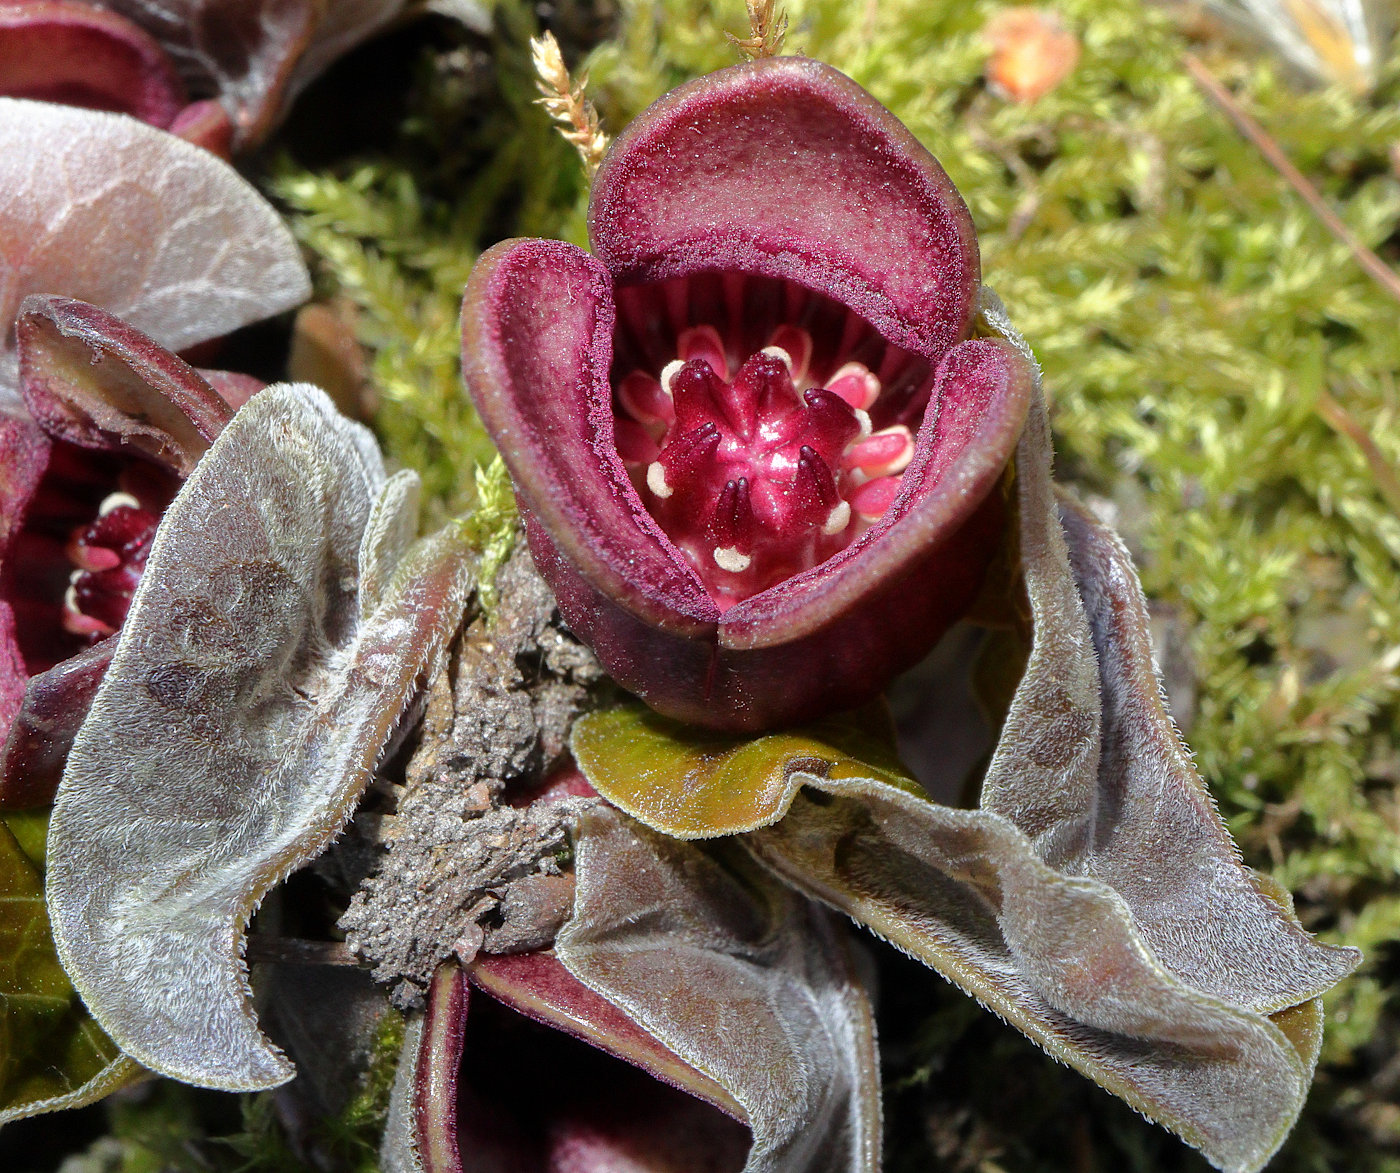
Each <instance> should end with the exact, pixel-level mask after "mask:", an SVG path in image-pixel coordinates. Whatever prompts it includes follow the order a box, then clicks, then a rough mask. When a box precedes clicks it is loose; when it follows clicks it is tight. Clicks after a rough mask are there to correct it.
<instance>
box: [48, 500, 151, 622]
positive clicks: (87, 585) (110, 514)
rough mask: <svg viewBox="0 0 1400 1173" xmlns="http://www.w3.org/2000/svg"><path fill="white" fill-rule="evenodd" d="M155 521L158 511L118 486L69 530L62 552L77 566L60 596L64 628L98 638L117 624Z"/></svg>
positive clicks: (141, 565)
mask: <svg viewBox="0 0 1400 1173" xmlns="http://www.w3.org/2000/svg"><path fill="white" fill-rule="evenodd" d="M159 524H160V516H159V514H156V513H152V512H150V511H149V510H146V509H143V508H142V507H141V505H140V503H139V502H138V501H137V499H136V498H135V497H133V496H132V495H131V494H130V493H125V492H118V493H112V494H111V495H110V496H108V497H107V498H106V499H105V500H104V501H103V502H102V504H101V506H100V507H99V508H98V512H97V517H96V519H95V520H93V521H91V522H89V523H88V524H87V525H83V526H79V527H78V528H77V529H75V530H74V531H73V534H72V537H71V538H70V539H69V542H68V547H67V553H68V560H69V561H70V562H71V563H72V564H73V566H74V567H76V569H75V570H74V571H73V573H72V574H71V576H70V577H69V583H68V590H67V592H66V594H65V595H64V598H63V626H64V629H65V630H67V631H69V632H71V633H72V634H73V635H78V636H83V637H85V638H87V639H89V640H98V639H102V638H103V637H105V636H109V635H111V634H112V633H113V632H115V631H116V630H117V629H118V628H120V627H121V625H122V622H123V621H124V620H125V619H126V613H127V610H128V608H130V606H131V596H132V594H133V593H134V592H135V590H136V586H137V584H138V583H139V582H140V581H141V572H142V571H143V570H145V568H146V558H147V556H148V555H149V554H150V552H151V541H152V539H153V538H154V537H155V533H156V526H157V525H159Z"/></svg>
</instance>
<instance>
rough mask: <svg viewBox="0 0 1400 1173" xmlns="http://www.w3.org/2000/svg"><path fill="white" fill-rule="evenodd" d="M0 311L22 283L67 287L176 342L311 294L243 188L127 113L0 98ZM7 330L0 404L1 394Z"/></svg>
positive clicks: (5, 364)
mask: <svg viewBox="0 0 1400 1173" xmlns="http://www.w3.org/2000/svg"><path fill="white" fill-rule="evenodd" d="M0 188H3V189H4V191H5V200H4V201H3V204H0V319H3V320H4V321H6V322H12V321H14V318H15V313H16V311H17V310H18V309H19V305H20V302H22V301H23V300H24V298H25V297H26V296H27V295H29V294H31V293H43V294H57V295H61V296H63V297H75V298H81V299H82V300H83V301H88V302H92V303H93V304H94V305H98V306H101V307H102V308H103V309H105V310H108V311H109V312H111V313H113V314H115V315H117V316H118V317H119V318H121V319H123V320H124V321H125V322H127V323H129V324H130V325H132V326H134V327H135V328H137V329H138V330H141V331H143V332H145V333H146V334H149V335H150V336H151V337H152V338H154V339H155V340H156V341H157V342H158V343H160V344H161V345H162V346H165V347H167V348H169V349H171V350H181V349H183V348H185V347H187V346H192V345H193V344H194V343H196V342H203V341H205V340H206V339H209V338H216V337H218V336H220V335H222V334H227V333H228V332H229V331H231V330H235V329H237V328H238V327H239V326H244V325H247V324H248V323H249V322H254V321H257V320H258V319H260V318H265V317H268V316H269V315H271V314H275V313H278V312H280V311H282V310H285V309H289V308H290V307H292V306H294V305H296V304H297V303H299V302H301V301H304V300H305V299H306V298H307V297H308V296H309V295H310V292H311V286H310V282H309V279H308V277H307V274H306V266H305V265H304V264H303V262H302V259H301V253H300V250H299V249H298V248H297V244H296V241H295V240H294V239H293V238H292V235H291V233H290V232H289V231H288V230H287V227H286V226H285V225H284V224H283V223H282V221H281V219H280V218H279V217H278V215H277V213H276V211H274V210H273V208H272V205H270V204H269V203H268V202H267V201H266V200H265V199H263V198H262V196H260V195H259V194H258V192H257V191H256V190H255V189H254V188H253V186H252V185H251V184H250V183H248V181H247V180H245V179H244V178H243V177H242V176H240V175H239V174H238V172H236V171H235V170H234V169H233V168H232V167H230V166H229V165H228V164H227V163H225V162H223V161H222V160H220V159H218V158H215V157H214V156H213V155H211V154H210V153H209V152H208V151H205V150H203V149H201V148H199V147H196V146H193V145H191V144H190V143H187V142H184V141H183V140H181V139H179V138H176V137H175V136H174V135H170V134H166V133H165V132H164V131H160V130H156V129H155V128H154V127H150V126H147V125H146V124H145V123H143V122H138V121H137V120H136V119H134V118H128V117H126V116H125V115H121V114H108V113H104V112H102V111H97V110H83V109H79V108H77V107H74V106H61V105H57V104H54V103H51V102H31V101H23V100H19V99H14V98H0ZM13 346H14V340H13V336H11V337H10V339H9V340H8V341H6V342H4V343H3V344H0V402H9V403H11V404H13V402H14V396H13V390H14V388H15V385H16V369H15V355H14V349H13Z"/></svg>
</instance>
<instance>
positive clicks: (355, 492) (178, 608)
mask: <svg viewBox="0 0 1400 1173" xmlns="http://www.w3.org/2000/svg"><path fill="white" fill-rule="evenodd" d="M390 485H391V486H393V487H392V488H391V489H390V492H391V494H393V499H394V501H395V502H396V504H394V505H392V507H390V506H386V507H385V508H400V509H402V508H408V507H409V505H410V504H411V502H412V498H413V494H412V493H407V492H405V491H404V488H405V482H404V481H403V480H402V479H398V480H396V481H394V482H390ZM385 487H386V485H385V477H384V470H383V466H382V462H381V459H380V457H379V453H378V450H377V448H376V446H375V444H374V441H373V439H372V437H370V435H369V433H368V432H367V431H366V430H365V429H364V428H362V427H361V426H360V425H358V424H354V423H351V422H349V421H348V420H345V419H344V418H343V417H341V416H339V415H338V414H336V412H335V409H334V407H333V406H332V405H331V403H330V400H329V399H328V398H327V397H326V396H325V394H324V393H323V392H321V391H318V390H317V389H315V388H313V387H308V386H304V385H279V386H276V387H271V388H268V389H267V390H266V391H263V392H261V393H260V394H258V395H256V396H255V397H254V398H253V399H252V400H251V401H249V403H248V404H247V405H246V406H245V407H243V408H242V409H241V410H240V411H239V412H238V414H237V415H236V416H235V417H234V419H233V421H232V422H231V423H230V424H229V425H228V427H227V428H225V429H224V431H223V432H222V433H221V434H220V436H219V438H218V439H217V440H216V441H215V442H214V444H213V446H212V447H211V448H210V450H209V452H208V454H207V455H206V456H205V457H204V459H203V460H201V461H200V463H199V465H198V466H197V467H196V469H195V471H194V473H193V474H192V475H191V477H190V478H189V480H188V481H187V482H186V483H185V486H184V487H183V488H182V489H181V491H180V493H179V495H178V496H177V497H176V499H175V501H174V502H173V503H172V505H171V507H170V509H169V511H168V512H167V513H166V516H165V519H164V521H163V522H162V524H161V527H160V529H159V531H158V532H157V535H156V539H155V542H154V545H153V547H152V550H151V555H150V559H149V561H148V563H147V566H146V571H145V574H144V576H143V577H142V580H141V585H140V587H139V588H138V590H137V592H136V595H135V597H134V599H133V601H132V606H131V610H130V613H129V614H128V617H127V621H126V624H125V626H124V627H123V629H122V633H121V639H120V642H119V644H118V646H117V650H116V653H115V655H114V657H113V660H112V665H111V667H110V668H109V669H108V672H107V675H106V678H105V679H104V681H103V683H102V685H101V687H100V688H99V690H98V692H97V696H96V697H95V699H94V701H93V707H92V712H91V714H90V716H89V718H88V720H87V722H86V723H85V724H84V725H83V728H82V729H81V730H80V731H79V734H78V737H77V739H76V740H75V742H74V746H73V751H72V754H71V755H70V757H69V761H68V768H67V770H66V772H65V774H64V779H63V782H62V784H61V786H60V788H59V794H58V799H57V803H56V806H55V809H54V816H53V823H52V828H51V832H50V839H49V873H48V901H49V909H50V916H51V918H52V922H53V928H54V936H55V940H56V943H57V945H58V949H59V955H60V958H61V959H62V961H63V964H64V968H65V969H66V970H67V971H68V973H69V974H70V976H71V977H72V979H73V983H74V985H75V986H76V987H77V988H78V990H79V992H80V993H81V994H82V995H83V998H84V1000H85V1002H86V1003H87V1005H88V1007H89V1009H90V1010H91V1011H92V1013H93V1015H94V1017H95V1018H96V1019H97V1020H98V1021H99V1022H100V1023H101V1024H102V1026H103V1028H104V1029H105V1030H106V1031H107V1032H108V1034H110V1035H111V1037H112V1038H113V1039H114V1040H115V1041H116V1042H117V1043H118V1044H119V1045H120V1046H121V1047H122V1049H123V1050H124V1051H126V1052H127V1053H128V1054H130V1055H132V1056H133V1057H135V1058H137V1059H139V1060H140V1061H141V1062H142V1063H144V1064H145V1065H146V1066H148V1067H150V1068H151V1069H153V1070H155V1071H159V1072H162V1073H164V1074H166V1075H170V1076H173V1077H175V1078H177V1079H182V1080H185V1081H187V1082H190V1083H196V1084H201V1085H204V1086H209V1087H219V1088H227V1089H232V1090H241V1089H251V1088H262V1087H270V1086H274V1085H276V1084H278V1083H281V1082H283V1081H285V1080H287V1079H289V1078H291V1076H292V1074H293V1069H292V1067H291V1065H290V1064H289V1063H287V1061H286V1060H285V1059H284V1058H283V1057H282V1056H281V1055H280V1053H279V1052H277V1051H276V1049H275V1048H273V1047H272V1046H271V1044H269V1043H268V1042H267V1040H266V1039H265V1038H264V1037H263V1036H262V1034H261V1032H260V1031H259V1029H258V1025H257V1021H256V1016H255V1014H254V1011H253V1008H252V1006H251V1003H250V1001H249V998H248V987H247V981H246V976H245V969H244V964H243V961H242V957H241V953H242V934H243V930H244V927H245V925H246V923H247V920H248V918H249V916H250V915H251V914H252V911H253V909H254V908H255V907H256V906H257V903H258V901H259V900H260V899H261V898H262V896H263V895H264V894H265V893H266V892H267V891H268V889H269V888H270V887H271V886H272V885H273V884H275V883H276V882H277V881H278V880H280V879H281V878H282V877H284V876H285V875H286V874H287V873H288V872H289V871H290V870H292V869H293V868H295V867H297V866H298V865H299V864H301V863H303V862H305V861H306V860H307V859H309V858H311V857H312V856H314V855H315V854H316V853H317V852H319V851H320V850H321V849H322V848H324V847H325V846H326V844H327V843H328V842H329V841H330V840H331V839H332V838H333V837H334V835H335V834H336V833H337V831H338V829H339V828H340V826H341V825H342V823H343V822H344V820H345V818H346V817H347V816H348V814H349V812H350V810H351V808H352V806H353V804H354V802H355V800H356V799H357V797H358V796H359V794H360V792H361V790H362V788H363V786H364V784H365V782H366V780H367V778H368V775H369V772H370V770H371V769H372V768H373V766H374V763H375V761H376V758H377V756H378V754H379V752H380V750H381V748H382V747H383V745H384V744H385V741H386V740H387V739H388V737H389V735H390V733H391V732H392V731H393V728H394V725H395V723H396V722H397V720H398V718H399V716H400V714H402V712H403V711H404V708H405V706H406V705H407V704H408V703H409V701H410V699H411V698H412V696H413V694H414V693H415V691H416V690H417V688H418V686H419V679H420V676H421V675H422V674H424V673H427V672H430V671H431V670H432V668H433V666H434V663H435V661H436V659H437V657H438V656H439V654H440V653H441V650H442V648H443V646H444V644H445V643H446V641H447V640H448V638H449V637H450V635H451V633H452V631H453V630H454V629H455V628H456V626H457V624H458V622H459V621H460V618H461V614H462V610H463V607H464V604H465V599H466V594H467V591H468V590H469V587H470V577H471V561H470V557H469V555H468V553H467V550H466V548H465V546H464V545H463V544H462V543H461V542H460V540H459V539H458V538H457V537H456V536H455V534H454V533H452V532H447V531H445V532H444V533H442V534H439V535H437V536H436V537H434V538H429V539H426V540H424V541H421V542H419V543H417V544H416V545H414V546H413V547H411V548H410V549H409V550H408V551H407V552H406V553H404V554H403V556H402V558H401V560H400V561H399V562H398V564H397V566H396V567H395V568H394V570H393V573H392V576H390V577H388V579H387V582H385V576H386V571H387V563H385V562H384V560H383V556H384V554H385V552H386V551H388V550H390V549H391V548H392V546H393V543H392V542H390V543H387V544H386V543H384V542H376V541H371V542H369V543H368V545H367V544H366V541H365V537H366V529H367V528H368V527H369V524H370V521H371V518H372V517H376V516H378V518H379V522H378V524H381V526H382V528H381V530H380V531H377V532H381V533H392V532H401V531H400V530H399V527H398V526H397V524H395V523H393V522H392V520H391V519H389V518H387V517H385V516H383V515H382V512H381V513H380V514H376V506H375V501H376V498H377V497H378V496H379V495H380V494H381V493H383V492H384V490H385ZM362 550H367V551H368V552H369V553H370V555H371V561H372V562H374V565H373V567H372V571H373V576H374V577H376V580H377V581H378V582H380V583H382V584H383V585H382V586H381V587H380V588H378V589H380V590H381V591H382V595H381V599H380V603H379V606H377V607H375V608H374V609H373V610H371V611H370V612H369V613H368V615H362V613H361V607H360V598H359V585H360V580H361V577H362V575H363V573H364V571H363V568H362V567H361V565H360V559H361V557H362Z"/></svg>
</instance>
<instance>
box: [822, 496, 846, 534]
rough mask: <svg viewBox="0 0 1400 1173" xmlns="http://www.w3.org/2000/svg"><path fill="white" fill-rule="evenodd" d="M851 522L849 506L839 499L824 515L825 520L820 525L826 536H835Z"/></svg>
mask: <svg viewBox="0 0 1400 1173" xmlns="http://www.w3.org/2000/svg"><path fill="white" fill-rule="evenodd" d="M850 524H851V507H850V505H849V504H847V503H846V502H845V501H840V502H838V503H837V504H836V506H835V507H834V508H833V509H832V511H831V512H830V513H828V514H827V515H826V521H825V522H824V523H823V525H822V533H824V534H825V535H826V536H827V537H829V538H830V537H835V536H836V535H837V534H839V533H840V532H841V531H842V530H843V529H845V528H846V527H847V526H848V525H850Z"/></svg>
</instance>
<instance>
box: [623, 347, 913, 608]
mask: <svg viewBox="0 0 1400 1173" xmlns="http://www.w3.org/2000/svg"><path fill="white" fill-rule="evenodd" d="M676 350H677V351H678V354H677V357H676V358H675V359H674V360H673V361H671V362H669V363H667V364H666V365H665V366H664V367H663V368H662V370H661V371H660V374H659V376H657V375H652V374H650V373H648V372H646V371H643V370H634V371H632V372H631V373H630V374H628V375H626V376H625V377H624V378H623V379H622V380H621V381H620V382H619V384H618V386H617V393H616V397H615V421H616V428H617V445H618V452H619V454H620V455H621V457H622V459H623V462H624V463H625V464H626V465H627V467H628V469H629V471H630V472H631V473H632V476H633V480H634V482H635V483H636V484H637V491H638V492H639V493H640V495H641V497H642V500H643V502H644V503H645V504H646V507H647V509H648V511H650V513H651V514H652V516H653V517H655V518H656V520H657V522H658V523H659V524H660V526H661V528H662V529H663V530H664V531H665V532H666V534H667V536H668V537H669V538H670V539H671V540H672V541H673V542H674V543H675V544H676V546H677V547H678V548H679V549H680V550H681V551H682V552H683V553H684V554H685V555H686V557H687V558H688V559H689V560H690V561H691V563H692V565H694V567H695V569H696V571H697V572H698V573H699V575H700V578H701V580H702V581H703V582H704V584H705V587H706V589H707V590H708V591H709V593H710V596H711V597H712V598H713V599H714V601H715V603H716V604H717V605H718V606H719V607H720V608H721V609H724V608H727V607H730V606H733V605H734V604H735V603H738V602H740V601H742V600H743V599H746V598H748V597H749V596H750V595H753V594H757V593H758V592H759V591H762V590H766V589H767V588H769V587H771V586H773V585H774V584H776V583H778V582H781V581H783V580H784V579H787V578H791V577H792V576H793V575H795V574H800V573H801V572H802V571H804V570H808V569H810V568H811V567H813V566H816V565H817V564H818V563H821V562H824V561H825V560H826V559H828V558H830V557H831V556H832V555H833V554H835V553H836V552H837V551H838V550H841V549H843V548H844V547H846V546H847V545H849V544H850V543H851V542H852V541H854V540H855V539H856V538H857V537H859V536H860V535H861V534H862V533H864V532H865V530H866V529H868V528H869V527H870V525H871V524H872V523H873V522H875V521H876V520H878V519H879V518H880V517H881V516H882V515H883V514H884V512H885V511H886V510H887V509H888V508H889V507H890V505H891V503H892V502H893V501H894V499H895V496H896V495H897V494H898V492H899V486H900V477H901V475H902V474H903V472H904V470H905V468H906V467H907V466H908V464H909V461H910V458H911V457H912V456H913V453H914V440H913V436H912V434H911V432H910V429H909V428H908V427H907V426H906V425H904V424H895V425H893V426H891V427H886V428H882V429H880V430H878V431H872V429H871V423H870V415H869V410H870V408H871V407H872V406H873V405H874V403H875V401H876V400H877V399H878V398H879V396H880V392H881V382H880V379H879V378H878V377H877V376H876V375H875V374H874V373H872V372H871V371H870V369H869V368H868V367H866V366H865V365H864V364H863V363H860V362H845V363H841V364H840V365H837V366H835V367H834V369H832V370H831V372H830V373H829V374H827V375H826V376H825V378H823V379H822V380H820V381H818V380H817V379H815V378H814V377H813V375H812V372H811V365H812V353H813V342H812V336H811V334H810V333H808V331H806V330H804V329H801V328H800V327H797V326H791V325H780V326H778V327H777V328H776V329H774V330H773V331H772V333H771V336H770V338H769V341H768V344H767V345H766V346H764V347H762V348H761V349H760V350H758V351H756V352H755V353H752V354H750V355H749V356H748V357H747V358H745V359H744V360H743V361H742V362H741V363H739V364H738V365H737V367H734V366H731V363H730V361H729V358H728V353H729V352H728V350H727V349H726V347H725V344H724V342H723V340H722V339H721V337H720V335H719V332H718V331H717V330H716V329H715V328H714V327H713V326H692V327H690V328H688V329H685V330H682V331H681V332H680V334H679V337H678V339H677V344H676Z"/></svg>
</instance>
